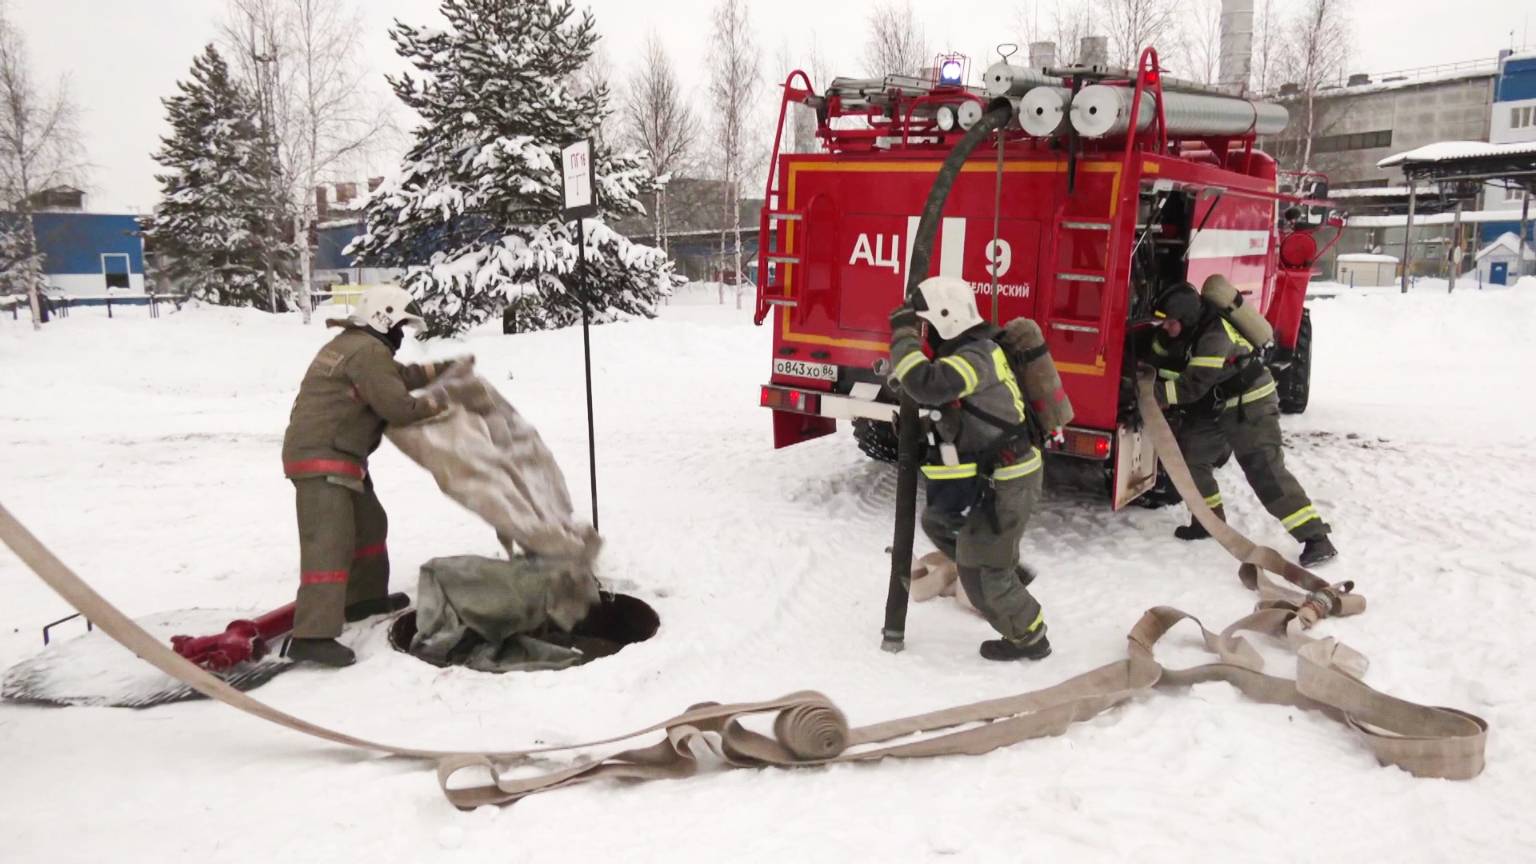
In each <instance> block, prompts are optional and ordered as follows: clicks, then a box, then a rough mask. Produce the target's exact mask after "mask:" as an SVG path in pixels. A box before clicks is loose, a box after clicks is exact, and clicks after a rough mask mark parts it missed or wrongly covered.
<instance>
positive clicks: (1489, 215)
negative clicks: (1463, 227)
mask: <svg viewBox="0 0 1536 864" xmlns="http://www.w3.org/2000/svg"><path fill="white" fill-rule="evenodd" d="M1407 221H1408V217H1407V216H1405V215H1403V214H1401V213H1398V214H1393V215H1388V216H1350V217H1349V218H1348V219H1346V220H1345V223H1346V224H1347V225H1348V226H1349V227H1350V228H1401V227H1402V226H1403V225H1404V224H1405V223H1406V222H1407ZM1455 221H1456V213H1455V211H1451V212H1447V213H1429V214H1418V215H1415V216H1414V217H1413V224H1415V225H1451V224H1454V223H1455ZM1461 221H1463V222H1469V223H1481V222H1518V221H1520V211H1519V210H1466V211H1463V212H1462V214H1461Z"/></svg>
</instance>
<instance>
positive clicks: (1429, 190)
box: [1328, 186, 1436, 200]
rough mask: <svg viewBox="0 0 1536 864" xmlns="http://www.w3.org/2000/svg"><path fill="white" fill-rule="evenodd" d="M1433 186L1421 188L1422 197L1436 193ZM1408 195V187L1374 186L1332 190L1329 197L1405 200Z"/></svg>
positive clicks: (1336, 198)
mask: <svg viewBox="0 0 1536 864" xmlns="http://www.w3.org/2000/svg"><path fill="white" fill-rule="evenodd" d="M1435 191H1436V190H1435V187H1433V186H1420V187H1419V188H1418V193H1419V194H1420V195H1431V194H1434V192H1435ZM1407 195H1408V187H1407V186H1374V187H1371V188H1368V189H1332V190H1329V192H1328V197H1329V198H1332V199H1334V200H1340V199H1348V198H1405V197H1407Z"/></svg>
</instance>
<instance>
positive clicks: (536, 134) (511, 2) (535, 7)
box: [350, 0, 673, 335]
mask: <svg viewBox="0 0 1536 864" xmlns="http://www.w3.org/2000/svg"><path fill="white" fill-rule="evenodd" d="M442 14H443V17H444V18H446V19H447V21H448V25H449V26H448V28H447V29H427V28H418V27H412V26H409V25H406V24H400V23H397V24H396V25H395V27H394V28H393V29H392V30H391V31H390V36H391V37H392V38H393V40H394V42H395V48H396V50H397V51H398V52H399V54H400V56H401V57H403V58H405V59H406V60H407V61H409V62H410V64H411V65H412V66H413V67H415V69H416V72H415V73H411V72H406V73H404V74H402V75H400V76H399V77H392V78H391V79H390V84H391V85H392V86H393V87H394V90H395V93H396V94H397V95H398V96H399V97H400V99H401V101H403V102H405V104H406V105H409V106H410V107H411V108H412V109H413V110H415V111H416V113H417V114H418V115H420V117H421V118H422V124H421V125H420V126H418V127H417V128H416V130H415V133H414V135H415V143H414V145H413V146H412V147H411V150H410V152H409V153H408V154H407V155H406V157H405V160H404V162H403V164H402V165H401V168H400V171H399V172H398V173H397V175H396V176H395V177H393V178H392V179H390V180H389V181H386V183H385V184H384V185H383V186H381V187H380V188H379V190H378V191H377V192H376V193H375V194H374V195H373V197H372V198H371V199H370V201H369V204H368V214H367V220H368V224H367V230H366V231H365V232H364V234H363V235H362V236H360V237H359V238H358V239H357V240H356V241H354V243H353V245H352V246H351V247H350V251H351V252H352V254H354V255H356V256H358V257H360V258H361V259H362V260H363V261H364V262H365V263H367V264H368V265H370V266H383V267H401V268H404V269H405V270H406V273H407V275H406V277H405V286H406V287H407V288H408V289H410V291H411V293H412V294H414V295H415V296H416V298H417V299H418V300H419V301H420V303H421V307H422V311H423V312H424V313H425V315H426V319H427V322H428V332H429V334H431V335H447V334H453V333H460V332H463V331H464V330H465V329H467V328H469V327H472V326H474V325H476V324H479V323H481V322H483V321H485V320H487V319H488V318H490V317H491V316H493V315H496V314H500V313H502V312H503V311H504V310H505V309H507V308H508V307H510V308H511V309H512V312H513V315H514V316H515V318H516V322H517V326H518V327H519V329H544V328H550V327H560V326H565V325H567V324H570V323H572V322H574V321H576V320H579V319H580V316H581V302H580V297H579V294H578V292H577V290H576V283H575V280H574V279H573V276H574V271H575V269H576V251H577V250H576V244H575V240H576V237H575V229H574V226H573V225H571V224H568V223H564V222H562V221H561V220H560V205H561V195H560V171H559V165H560V149H561V148H562V147H564V146H566V145H568V144H570V143H571V142H573V141H576V140H578V139H581V138H592V139H594V142H593V146H594V148H595V152H594V158H595V159H596V163H597V174H598V189H599V195H600V196H601V203H602V205H603V207H604V209H605V210H606V211H609V212H620V213H625V212H633V213H638V212H642V208H641V205H640V201H639V197H638V195H639V192H640V189H641V187H642V184H643V183H644V182H645V180H646V171H645V169H644V167H643V166H642V165H641V164H640V161H639V158H638V157H636V156H633V155H621V154H617V153H615V152H613V151H612V150H611V149H610V148H609V147H608V146H607V145H606V144H605V143H604V142H602V141H601V140H597V139H598V135H597V130H598V127H599V126H600V125H601V123H602V119H603V117H604V116H606V114H607V112H608V110H609V108H608V89H607V87H606V86H596V87H591V88H576V87H573V86H572V85H571V82H572V79H573V76H574V74H575V73H576V71H577V70H578V69H579V68H580V67H581V65H582V63H583V62H584V61H585V60H586V59H587V57H588V56H589V55H590V54H591V53H592V49H593V46H594V44H595V43H596V42H597V38H598V37H597V33H596V30H595V23H594V21H593V19H592V16H591V15H590V14H589V13H585V12H584V13H582V15H581V17H580V19H578V20H572V18H573V8H572V4H571V2H569V0H555V2H549V0H443V2H442ZM585 228H586V244H587V276H588V284H589V285H590V286H591V289H592V294H593V314H594V315H595V316H596V318H598V319H599V320H601V319H604V318H612V317H614V316H615V315H618V314H631V315H646V316H648V315H650V314H652V309H653V307H654V306H655V303H656V301H657V300H658V299H660V298H661V297H662V296H663V295H664V294H665V293H667V292H668V291H670V289H671V285H672V278H673V277H672V264H671V262H670V261H668V260H667V258H666V256H665V255H664V254H663V253H662V252H660V251H659V250H657V249H655V248H653V247H649V246H641V245H638V244H633V243H630V242H629V241H628V240H626V239H625V238H624V237H623V236H621V235H619V234H618V233H616V232H614V231H613V230H611V229H610V228H608V227H607V226H606V225H604V224H603V222H602V220H601V219H589V220H587V221H586V224H585Z"/></svg>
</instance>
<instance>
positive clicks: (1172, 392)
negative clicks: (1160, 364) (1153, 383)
mask: <svg viewBox="0 0 1536 864" xmlns="http://www.w3.org/2000/svg"><path fill="white" fill-rule="evenodd" d="M1163 396H1164V397H1165V398H1167V400H1168V404H1169V405H1177V404H1178V402H1179V387H1178V382H1177V381H1167V382H1164V383H1163Z"/></svg>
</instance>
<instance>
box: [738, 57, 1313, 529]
mask: <svg viewBox="0 0 1536 864" xmlns="http://www.w3.org/2000/svg"><path fill="white" fill-rule="evenodd" d="M936 65H937V68H939V69H941V70H943V71H942V72H941V73H940V76H939V78H938V80H924V79H917V78H906V77H898V76H892V77H887V78H883V79H877V80H853V79H845V78H839V79H837V80H835V81H833V82H832V84H831V86H830V87H829V88H828V89H827V90H826V91H825V92H824V93H816V92H814V91H813V90H812V88H811V85H810V82H809V80H808V79H807V78H806V76H805V75H804V73H801V72H796V73H793V74H792V75H791V76H790V77H789V79H788V80H787V81H786V82H785V85H784V103H783V106H782V107H781V111H780V121H779V127H780V128H779V132H780V135H779V137H778V138H776V139H775V141H778V140H779V139H780V138H782V132H783V126H784V117H785V113H786V112H787V111H788V110H789V108H790V107H791V106H792V105H794V104H796V103H798V104H802V105H805V106H809V107H810V108H811V109H814V110H815V111H816V114H817V120H818V128H817V135H818V138H819V139H820V142H821V144H822V148H821V150H822V152H817V153H795V154H780V153H779V152H778V151H777V149H775V153H774V159H773V161H772V163H771V167H770V173H769V178H768V189H767V194H766V196H765V200H764V207H763V211H762V218H761V223H760V226H759V227H760V231H761V233H760V237H761V238H762V239H761V242H760V246H759V255H760V260H759V266H758V273H760V274H768V276H767V278H764V279H762V280H761V281H760V286H759V290H758V296H757V309H756V321H757V323H758V324H765V323H766V324H768V325H770V326H771V327H772V328H773V360H772V375H771V378H770V379H769V383H768V384H767V385H765V386H764V387H763V388H762V391H761V404H762V405H763V406H764V407H767V408H771V409H772V411H773V436H774V446H776V447H787V446H790V445H792V444H797V443H800V442H802V441H807V440H810V439H813V438H817V437H821V436H824V435H828V434H831V433H832V432H834V431H835V430H836V428H837V421H838V420H846V421H850V422H851V424H852V426H853V429H854V433H855V435H856V437H857V438H858V439H859V443H860V445H861V447H863V448H864V450H865V452H867V453H869V454H870V455H873V456H877V457H881V458H894V453H895V436H894V434H893V432H892V429H891V424H892V422H893V415H894V410H895V403H896V397H895V395H894V394H893V393H892V392H891V390H890V389H889V386H888V384H887V376H888V375H889V368H888V364H889V357H888V351H889V345H888V339H889V335H890V332H889V325H888V322H887V315H888V314H889V312H890V311H891V309H892V308H894V307H896V306H898V305H900V304H901V303H902V302H903V291H904V286H905V285H906V277H907V273H906V267H907V262H908V260H909V258H910V256H911V252H912V244H913V242H914V239H915V236H914V235H915V233H916V228H917V224H918V216H919V213H920V211H921V209H922V206H923V203H924V200H925V199H926V197H927V195H928V192H929V189H930V187H931V185H932V184H933V181H934V178H935V177H936V175H937V174H938V171H939V167H940V164H941V162H942V161H943V159H944V157H945V156H946V155H947V154H948V152H949V150H950V148H951V147H953V146H954V144H955V143H956V142H957V141H958V140H959V138H960V137H961V136H962V135H963V134H964V133H965V131H966V130H967V129H968V128H970V126H971V125H973V124H974V123H975V122H976V121H977V120H978V119H979V118H980V117H981V116H982V115H983V113H984V112H985V111H986V110H987V109H988V106H989V105H990V106H993V107H995V106H996V105H998V104H999V103H998V102H997V100H999V99H1007V100H1009V102H1010V103H1011V104H1012V105H1013V107H1014V110H1015V119H1014V122H1013V123H1012V124H1010V126H1009V127H1008V128H1007V129H1006V130H1005V131H1003V132H1001V133H1000V134H999V136H998V138H997V139H992V140H990V141H989V143H987V144H984V145H983V146H981V147H980V148H978V149H977V150H976V151H975V152H974V153H973V154H972V155H971V157H970V159H969V160H968V161H967V162H966V163H965V164H964V165H963V166H962V168H961V170H960V174H959V176H958V178H957V179H956V180H955V182H954V185H953V187H952V188H951V191H950V194H949V197H948V199H947V202H946V204H945V209H944V211H943V220H942V223H941V228H940V231H939V236H938V238H937V241H936V244H935V249H934V254H933V257H932V261H933V264H932V265H931V267H930V272H931V273H932V274H944V275H954V276H959V277H961V278H963V279H965V280H966V281H968V282H970V283H971V285H972V286H973V288H974V290H975V292H976V298H977V304H978V306H979V307H980V310H981V313H982V315H983V317H985V318H987V319H988V320H990V321H993V322H994V323H996V324H998V325H999V326H1001V325H1002V324H1003V323H1006V322H1007V321H1009V320H1012V319H1013V318H1016V317H1019V316H1025V317H1029V318H1031V319H1034V320H1035V321H1036V322H1037V323H1038V324H1039V325H1040V327H1041V329H1042V330H1043V331H1044V332H1045V334H1046V338H1047V344H1048V345H1049V347H1050V350H1051V354H1052V356H1053V357H1054V359H1055V361H1056V365H1057V368H1058V369H1059V370H1060V371H1061V376H1062V380H1063V382H1064V383H1065V387H1066V389H1067V393H1068V395H1069V396H1070V397H1071V399H1072V403H1073V406H1074V408H1075V409H1076V419H1075V421H1074V423H1073V425H1071V426H1069V427H1068V428H1067V429H1066V430H1065V438H1064V440H1062V441H1059V442H1050V443H1049V452H1050V453H1051V454H1052V455H1053V456H1056V457H1061V458H1066V459H1071V460H1075V461H1077V462H1078V463H1079V464H1080V465H1082V466H1083V467H1089V468H1092V467H1093V466H1097V467H1099V468H1101V469H1102V471H1103V476H1104V478H1105V482H1106V485H1107V488H1108V489H1109V490H1110V492H1111V496H1112V501H1113V505H1114V507H1115V508H1117V509H1118V508H1120V507H1123V506H1125V505H1126V504H1127V503H1129V502H1130V501H1132V500H1134V499H1135V498H1137V497H1138V496H1140V495H1141V494H1143V493H1144V492H1146V491H1147V490H1149V489H1151V488H1152V487H1153V486H1154V485H1155V484H1156V480H1157V464H1156V460H1155V456H1153V455H1152V453H1151V448H1150V447H1148V446H1144V445H1143V443H1142V441H1141V437H1140V434H1139V432H1138V431H1137V430H1138V429H1139V423H1138V422H1137V418H1136V416H1135V408H1134V404H1133V403H1134V399H1133V388H1132V381H1133V378H1134V375H1135V370H1136V361H1135V355H1134V353H1133V352H1134V348H1133V344H1134V341H1135V336H1136V334H1137V332H1138V331H1140V330H1141V329H1143V328H1145V327H1146V326H1148V323H1149V320H1150V307H1151V304H1152V302H1153V300H1154V299H1155V298H1156V297H1157V296H1158V294H1159V293H1160V292H1161V291H1162V290H1163V289H1165V288H1166V287H1168V286H1170V285H1173V284H1176V283H1179V282H1182V281H1189V282H1192V283H1194V284H1195V285H1196V286H1199V285H1200V284H1201V283H1202V281H1203V280H1204V279H1205V278H1206V277H1207V276H1209V275H1211V274H1215V273H1220V274H1223V275H1225V276H1226V277H1227V278H1228V279H1230V280H1231V281H1232V282H1233V284H1235V285H1236V286H1237V287H1238V288H1239V290H1241V291H1242V293H1243V294H1244V295H1245V301H1246V302H1248V303H1257V304H1259V308H1260V309H1261V310H1262V311H1263V313H1264V315H1265V317H1266V318H1267V319H1268V320H1269V321H1270V322H1271V323H1272V324H1273V325H1274V327H1275V333H1276V336H1275V345H1274V346H1273V348H1272V351H1271V355H1270V357H1271V363H1272V365H1273V366H1274V367H1275V368H1276V372H1277V374H1278V377H1279V380H1280V382H1281V388H1282V407H1283V408H1284V409H1285V410H1287V411H1289V412H1296V411H1300V410H1303V409H1304V408H1305V407H1306V402H1307V389H1308V372H1309V363H1310V353H1311V326H1310V322H1309V320H1308V316H1307V313H1306V310H1305V308H1304V305H1303V303H1304V299H1305V295H1306V287H1307V282H1308V280H1309V278H1310V276H1311V271H1312V267H1313V263H1314V262H1315V260H1316V259H1317V258H1318V257H1319V256H1320V254H1321V251H1320V250H1319V244H1318V239H1317V238H1316V236H1315V234H1316V233H1318V232H1319V229H1321V228H1323V227H1325V226H1327V227H1328V228H1331V229H1332V231H1331V233H1332V236H1331V237H1330V238H1329V240H1330V245H1331V242H1332V241H1335V240H1337V237H1338V233H1339V231H1338V228H1339V224H1340V223H1339V221H1338V220H1337V219H1336V218H1335V217H1334V216H1333V215H1332V213H1331V211H1329V210H1328V208H1327V205H1326V202H1325V201H1324V200H1322V199H1323V198H1324V197H1325V196H1326V181H1325V180H1323V178H1321V177H1319V176H1316V175H1309V176H1294V175H1283V174H1281V173H1280V172H1279V171H1277V166H1276V163H1275V160H1274V159H1272V158H1271V157H1270V156H1268V155H1267V154H1265V153H1263V152H1262V151H1261V150H1259V149H1256V147H1255V142H1256V138H1257V137H1258V136H1260V135H1273V134H1276V133H1278V132H1280V131H1281V130H1282V129H1283V128H1284V126H1285V123H1286V114H1285V110H1284V109H1283V108H1281V107H1279V106H1277V105H1269V104H1265V103H1255V102H1251V101H1248V100H1245V99H1241V98H1237V97H1234V96H1229V95H1226V94H1221V93H1217V92H1215V91H1213V90H1209V89H1205V88H1199V87H1196V86H1194V85H1189V84H1186V83H1183V82H1179V81H1175V80H1173V79H1169V78H1167V77H1165V76H1164V75H1162V74H1161V72H1160V71H1159V69H1158V65H1157V56H1156V52H1155V51H1153V50H1151V49H1148V50H1147V52H1146V53H1144V54H1143V56H1142V58H1141V62H1140V63H1139V68H1138V69H1137V70H1136V71H1134V72H1132V71H1123V70H1122V71H1116V70H1109V69H1103V68H1099V67H1091V68H1090V67H1068V68H1054V69H1043V70H1033V69H1027V68H1023V67H1020V66H1016V65H1012V64H1010V63H1009V62H1008V61H1007V60H1004V61H1002V62H999V63H996V64H993V65H992V66H991V67H989V68H988V69H987V71H986V73H985V75H984V81H985V85H986V86H985V89H984V90H983V89H980V88H974V87H967V86H964V85H963V84H962V83H961V82H962V81H963V80H964V70H965V61H964V59H963V58H960V57H948V58H941V62H940V63H939V64H936ZM770 238H771V239H770Z"/></svg>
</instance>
